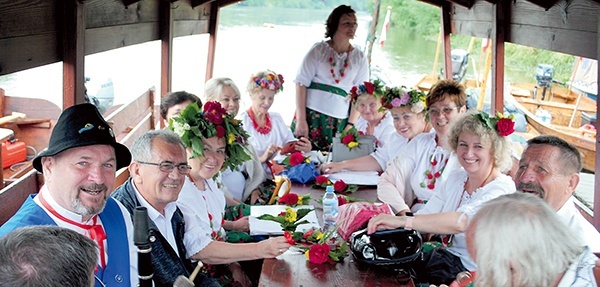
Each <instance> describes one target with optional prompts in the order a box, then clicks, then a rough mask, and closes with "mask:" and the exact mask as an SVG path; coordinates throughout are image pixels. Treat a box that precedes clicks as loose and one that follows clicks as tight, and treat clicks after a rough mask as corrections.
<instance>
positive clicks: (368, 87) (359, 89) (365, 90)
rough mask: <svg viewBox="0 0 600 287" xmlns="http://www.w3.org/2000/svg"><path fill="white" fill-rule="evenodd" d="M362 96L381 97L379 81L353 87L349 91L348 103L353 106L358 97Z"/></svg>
mask: <svg viewBox="0 0 600 287" xmlns="http://www.w3.org/2000/svg"><path fill="white" fill-rule="evenodd" d="M362 94H370V95H374V96H377V97H382V96H383V84H382V83H381V81H380V80H375V81H373V82H372V83H371V82H363V84H360V85H358V86H353V87H352V89H351V90H350V101H351V102H352V103H353V104H354V103H356V99H358V96H360V95H362Z"/></svg>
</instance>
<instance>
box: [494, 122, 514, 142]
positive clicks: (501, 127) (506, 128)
mask: <svg viewBox="0 0 600 287" xmlns="http://www.w3.org/2000/svg"><path fill="white" fill-rule="evenodd" d="M496 130H498V134H500V135H501V136H503V137H505V136H509V135H510V134H512V133H514V132H515V122H514V121H513V120H511V119H509V118H502V119H499V120H498V123H497V124H496Z"/></svg>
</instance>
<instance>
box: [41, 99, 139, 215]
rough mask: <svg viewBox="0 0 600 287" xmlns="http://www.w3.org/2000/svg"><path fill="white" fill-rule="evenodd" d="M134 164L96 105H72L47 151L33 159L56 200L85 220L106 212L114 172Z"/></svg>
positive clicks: (54, 132)
mask: <svg viewBox="0 0 600 287" xmlns="http://www.w3.org/2000/svg"><path fill="white" fill-rule="evenodd" d="M130 161H131V154H130V153H129V150H128V149H127V147H125V146H124V145H122V144H120V143H118V142H117V141H116V139H115V136H114V133H113V131H112V129H111V128H110V126H109V125H108V123H107V122H106V121H105V120H104V118H103V117H102V115H100V113H99V112H98V110H97V109H96V107H95V106H93V105H91V104H81V105H75V106H72V107H70V108H68V109H66V110H64V111H63V113H62V114H61V115H60V117H59V119H58V121H57V122H56V125H55V126H54V129H53V130H52V134H51V136H50V142H49V143H48V148H47V149H45V150H43V151H42V152H40V154H39V155H38V156H37V157H36V158H35V159H34V160H33V166H34V167H35V169H37V170H38V171H40V172H42V173H43V174H44V179H45V181H46V186H47V187H48V190H49V192H50V194H52V197H53V199H54V200H55V201H56V202H57V203H58V204H59V205H60V206H62V207H63V208H65V209H67V210H70V211H72V212H74V213H77V214H79V215H82V216H83V217H84V218H85V217H89V216H92V215H94V214H98V213H100V212H102V210H103V209H104V205H105V203H106V199H107V198H108V196H109V194H110V193H111V192H112V191H113V189H114V184H115V172H116V170H117V169H119V168H121V167H125V166H127V165H128V164H129V162H130Z"/></svg>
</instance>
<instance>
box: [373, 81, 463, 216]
mask: <svg viewBox="0 0 600 287" xmlns="http://www.w3.org/2000/svg"><path fill="white" fill-rule="evenodd" d="M466 100H467V95H466V94H465V90H464V87H463V85H461V84H460V83H458V82H456V81H453V80H440V81H439V82H437V83H436V84H435V85H434V86H433V87H432V88H431V90H430V91H429V94H428V95H427V98H426V99H425V102H426V106H427V107H428V111H427V113H428V116H429V122H430V123H431V126H432V127H433V131H431V132H429V133H422V134H419V135H417V136H416V137H414V138H413V139H412V140H411V141H410V142H409V143H408V144H407V145H405V146H404V148H403V150H402V152H401V153H400V154H398V156H396V157H395V158H394V159H393V160H390V161H389V162H388V166H387V168H386V170H385V172H384V173H383V174H382V175H381V177H380V178H379V183H378V184H377V197H378V198H379V200H381V201H382V202H385V203H388V204H389V205H390V207H391V208H392V210H393V211H394V213H396V214H404V213H406V212H410V211H411V210H412V211H413V212H416V211H417V210H419V209H420V208H422V207H423V206H424V205H425V203H427V201H428V200H429V199H430V198H431V197H432V196H433V194H435V193H438V192H439V191H440V185H441V183H442V181H444V180H445V178H446V174H447V173H448V172H449V171H451V170H454V169H457V168H460V165H459V164H458V161H457V159H456V157H455V156H454V157H453V156H451V152H450V151H449V150H447V149H446V148H445V144H446V141H447V138H448V134H449V133H450V122H451V121H452V120H453V119H454V118H455V117H456V116H458V115H459V114H461V113H464V112H465V111H466V106H465V104H466Z"/></svg>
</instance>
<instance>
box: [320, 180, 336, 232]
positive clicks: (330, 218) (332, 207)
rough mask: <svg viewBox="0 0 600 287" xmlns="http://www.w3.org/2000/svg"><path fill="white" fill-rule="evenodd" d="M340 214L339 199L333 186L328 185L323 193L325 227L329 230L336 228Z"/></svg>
mask: <svg viewBox="0 0 600 287" xmlns="http://www.w3.org/2000/svg"><path fill="white" fill-rule="evenodd" d="M337 215H338V199H337V196H336V195H335V193H333V186H331V185H328V186H327V188H326V189H325V194H324V195H323V229H324V230H325V231H329V230H331V229H333V228H335V219H336V218H337Z"/></svg>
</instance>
